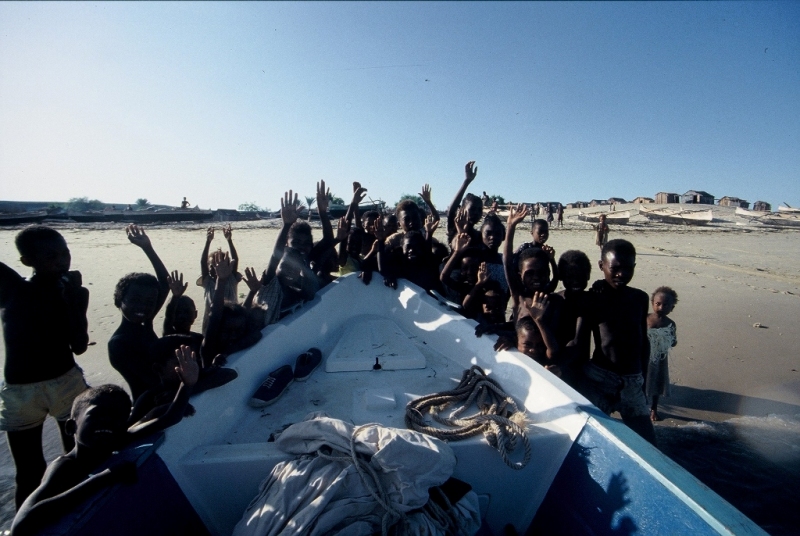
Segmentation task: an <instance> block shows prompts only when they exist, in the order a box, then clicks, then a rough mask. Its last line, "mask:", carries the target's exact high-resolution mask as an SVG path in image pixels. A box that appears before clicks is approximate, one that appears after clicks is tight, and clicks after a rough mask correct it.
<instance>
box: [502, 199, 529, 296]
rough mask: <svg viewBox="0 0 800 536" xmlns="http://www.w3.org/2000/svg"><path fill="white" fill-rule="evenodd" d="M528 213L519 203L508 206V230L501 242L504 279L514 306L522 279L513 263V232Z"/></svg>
mask: <svg viewBox="0 0 800 536" xmlns="http://www.w3.org/2000/svg"><path fill="white" fill-rule="evenodd" d="M527 214H528V207H526V206H525V205H523V204H519V205H517V206H516V207H514V206H512V207H509V211H508V222H506V223H507V226H508V230H507V232H506V240H505V243H504V244H503V270H504V271H505V273H506V281H507V282H508V290H509V291H510V292H511V298H512V300H513V304H514V308H515V309H516V308H517V307H518V306H519V300H520V296H522V291H523V288H522V280H520V277H519V269H518V268H517V267H516V266H513V264H514V232H515V231H516V230H517V224H519V222H521V221H523V220H524V219H525V216H527Z"/></svg>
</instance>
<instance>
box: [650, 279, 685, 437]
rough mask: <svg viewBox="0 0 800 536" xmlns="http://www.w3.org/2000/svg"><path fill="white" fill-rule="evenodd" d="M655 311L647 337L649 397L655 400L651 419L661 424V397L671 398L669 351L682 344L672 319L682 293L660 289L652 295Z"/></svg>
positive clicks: (651, 406)
mask: <svg viewBox="0 0 800 536" xmlns="http://www.w3.org/2000/svg"><path fill="white" fill-rule="evenodd" d="M651 303H652V304H653V312H652V313H650V314H649V315H647V338H648V340H649V341H650V360H649V361H648V362H647V375H646V382H645V394H646V395H647V397H648V398H650V399H651V400H652V403H651V404H650V420H651V421H652V422H656V421H660V420H661V417H659V415H658V397H659V396H661V395H664V396H667V395H669V362H668V361H667V356H669V349H670V348H673V347H674V346H675V345H676V344H678V337H677V334H676V331H675V322H674V321H673V320H672V319H671V318H669V317H668V316H667V315H669V314H670V313H671V312H672V310H673V309H674V308H675V304H677V303H678V293H677V292H675V291H674V290H672V289H671V288H669V287H658V288H657V289H656V290H655V292H653V295H652V296H651Z"/></svg>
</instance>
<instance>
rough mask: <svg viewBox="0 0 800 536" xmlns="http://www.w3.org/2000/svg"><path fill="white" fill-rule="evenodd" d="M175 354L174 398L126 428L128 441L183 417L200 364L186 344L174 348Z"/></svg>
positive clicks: (158, 429)
mask: <svg viewBox="0 0 800 536" xmlns="http://www.w3.org/2000/svg"><path fill="white" fill-rule="evenodd" d="M175 356H176V357H177V358H178V366H177V367H175V372H176V373H177V374H178V377H179V378H180V379H181V385H180V387H178V392H177V393H175V398H174V399H173V400H172V402H171V403H170V404H169V405H168V406H167V407H164V406H159V407H157V408H155V409H154V410H153V411H151V412H150V413H148V414H147V415H146V416H145V417H144V418H143V419H142V420H141V421H139V422H137V423H136V424H134V425H133V426H131V427H130V428H128V440H129V441H133V440H135V439H139V438H142V437H147V436H149V435H151V434H154V433H156V432H160V431H161V430H164V429H165V428H169V427H170V426H172V425H173V424H177V423H179V422H180V421H181V419H182V418H183V415H184V411H185V410H186V405H187V404H188V403H189V395H190V394H191V393H192V389H194V386H195V384H197V379H198V378H199V377H200V365H198V364H197V355H196V354H195V353H194V352H192V349H191V348H190V347H188V346H185V345H183V346H181V347H180V348H179V349H177V350H175Z"/></svg>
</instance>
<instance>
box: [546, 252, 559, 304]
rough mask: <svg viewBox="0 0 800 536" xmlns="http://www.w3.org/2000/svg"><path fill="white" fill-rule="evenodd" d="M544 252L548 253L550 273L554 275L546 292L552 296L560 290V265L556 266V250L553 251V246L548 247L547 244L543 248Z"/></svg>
mask: <svg viewBox="0 0 800 536" xmlns="http://www.w3.org/2000/svg"><path fill="white" fill-rule="evenodd" d="M542 251H544V252H545V253H547V257H548V259H550V272H551V273H552V277H551V278H550V284H549V285H547V288H546V289H545V292H547V293H548V294H552V293H553V292H555V291H556V289H557V288H558V281H559V278H558V264H556V250H555V249H553V247H552V246H548V245H547V244H545V245H543V246H542Z"/></svg>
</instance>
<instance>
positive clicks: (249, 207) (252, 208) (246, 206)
mask: <svg viewBox="0 0 800 536" xmlns="http://www.w3.org/2000/svg"><path fill="white" fill-rule="evenodd" d="M239 210H240V211H242V212H261V211H263V210H264V209H263V208H261V207H259V206H258V205H256V204H255V202H253V203H242V204H241V205H239Z"/></svg>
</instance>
